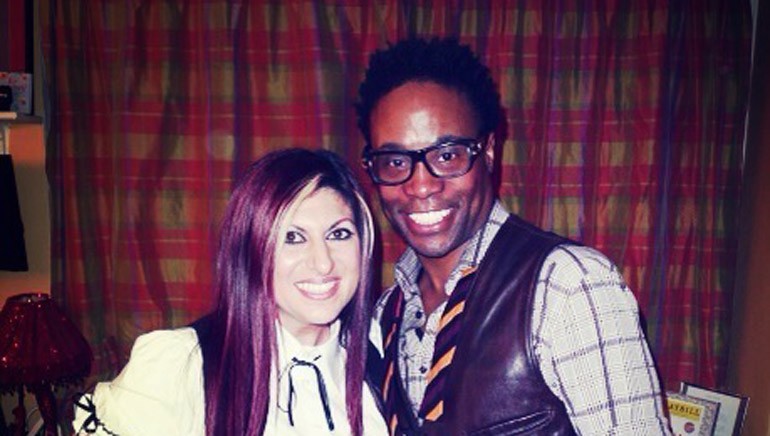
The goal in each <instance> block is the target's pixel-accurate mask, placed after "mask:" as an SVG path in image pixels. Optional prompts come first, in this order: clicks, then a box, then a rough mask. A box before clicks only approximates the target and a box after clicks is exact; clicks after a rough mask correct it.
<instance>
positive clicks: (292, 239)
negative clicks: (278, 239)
mask: <svg viewBox="0 0 770 436" xmlns="http://www.w3.org/2000/svg"><path fill="white" fill-rule="evenodd" d="M305 241H306V239H305V237H304V236H302V234H301V233H299V232H295V231H293V230H289V231H288V232H286V238H285V239H284V242H285V243H286V244H301V243H303V242H305Z"/></svg>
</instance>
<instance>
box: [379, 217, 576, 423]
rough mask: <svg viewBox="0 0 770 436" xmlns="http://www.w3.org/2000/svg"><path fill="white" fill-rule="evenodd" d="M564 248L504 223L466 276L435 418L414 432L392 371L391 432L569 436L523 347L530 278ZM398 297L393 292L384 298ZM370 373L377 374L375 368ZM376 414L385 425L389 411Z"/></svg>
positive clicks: (512, 220)
mask: <svg viewBox="0 0 770 436" xmlns="http://www.w3.org/2000/svg"><path fill="white" fill-rule="evenodd" d="M565 242H569V241H567V240H566V239H564V238H562V237H560V236H558V235H555V234H553V233H548V232H544V231H542V230H540V229H538V228H536V227H534V226H532V225H531V224H528V223H526V222H524V221H523V220H521V219H519V218H517V217H516V216H513V215H511V216H510V217H509V218H508V220H506V222H505V223H504V224H503V226H502V228H501V229H500V231H499V232H498V234H497V235H496V236H495V239H494V240H493V241H492V244H491V245H490V247H489V249H488V250H487V252H486V254H485V256H484V259H483V260H482V262H481V264H480V265H479V267H478V269H477V271H476V272H475V273H474V274H475V275H476V277H475V278H473V277H472V278H471V279H472V280H475V282H474V283H473V288H472V289H471V290H470V293H469V295H468V298H467V300H466V303H465V304H466V306H465V314H464V319H463V320H462V322H463V324H462V331H461V332H460V334H459V337H458V339H457V341H458V342H457V350H456V352H455V357H454V360H453V361H452V364H451V366H450V367H449V368H448V369H447V370H448V371H449V373H448V374H447V376H448V378H447V384H446V386H445V388H444V396H443V398H444V413H443V415H442V416H441V418H439V419H438V421H435V422H425V424H424V425H423V426H422V427H419V426H418V424H417V419H416V417H415V416H414V414H413V412H412V409H411V406H410V403H409V399H408V396H407V393H406V391H405V389H404V388H403V382H402V379H401V375H400V371H395V374H394V376H395V377H397V382H396V386H395V387H396V389H392V390H391V392H393V393H392V394H391V395H397V397H396V401H395V403H396V408H397V410H396V411H395V412H396V414H397V416H398V417H399V419H398V423H399V424H398V429H397V431H396V433H397V434H407V435H416V434H425V435H442V436H448V435H455V434H457V435H514V434H536V435H572V434H575V433H574V430H573V429H572V424H571V423H570V420H569V417H568V416H567V413H566V410H565V408H564V405H563V404H562V403H561V401H560V400H559V399H558V398H557V397H556V396H555V395H553V393H552V392H551V391H550V389H549V388H548V386H547V385H546V383H545V381H544V380H543V377H542V375H541V373H540V370H539V368H538V365H537V360H536V359H535V356H534V351H533V345H532V344H531V341H530V337H531V316H532V305H533V300H534V290H535V284H536V280H537V277H538V274H539V272H540V269H541V267H542V265H543V261H544V260H545V257H546V256H547V255H548V254H549V253H550V252H551V250H552V249H553V248H554V247H555V246H557V245H559V244H563V243H565ZM400 292H401V290H400V289H399V288H396V289H394V290H393V292H392V293H391V295H390V297H391V299H392V297H393V296H394V295H396V293H400ZM388 312H389V311H388V310H387V308H386V310H385V312H384V313H383V319H382V320H381V325H382V326H386V325H392V324H391V323H392V322H393V321H394V319H393V318H390V319H385V318H386V317H387V316H388V315H387V313H388ZM391 313H392V311H391ZM400 316H401V315H400V314H399V315H396V317H400ZM396 321H397V322H399V323H400V320H396ZM399 328H400V326H399ZM397 342H398V341H396V343H397ZM434 358H435V357H434ZM384 364H387V362H383V365H384ZM373 372H374V373H380V374H381V373H382V368H379V370H374V371H373ZM391 386H393V385H391ZM384 412H385V416H386V419H387V417H388V416H390V413H391V411H389V410H385V411H384Z"/></svg>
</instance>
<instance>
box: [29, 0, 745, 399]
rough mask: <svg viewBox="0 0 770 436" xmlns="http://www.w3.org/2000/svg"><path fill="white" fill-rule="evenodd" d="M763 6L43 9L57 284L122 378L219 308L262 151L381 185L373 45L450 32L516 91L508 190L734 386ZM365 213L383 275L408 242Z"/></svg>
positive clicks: (221, 4)
mask: <svg viewBox="0 0 770 436" xmlns="http://www.w3.org/2000/svg"><path fill="white" fill-rule="evenodd" d="M749 14H750V12H749V3H748V2H746V1H741V2H728V1H727V0H722V1H717V0H712V1H707V2H659V1H653V0H648V1H640V2H623V1H610V0H607V1H603V2H579V1H555V0H547V1H543V2H524V1H490V2H460V1H450V2H436V1H427V0H422V1H414V2H402V1H396V0H379V1H375V2H369V1H363V0H359V1H353V0H347V1H343V0H338V1H331V0H326V1H323V0H315V1H310V0H306V1H299V0H291V1H281V2H278V1H259V2H241V1H216V0H209V1H202V0H197V1H165V2H150V1H139V0H136V1H130V2H117V1H107V0H103V1H98V2H90V1H85V0H68V1H62V0H58V1H57V0H43V1H41V17H40V18H41V23H42V29H43V53H44V58H45V63H46V81H47V89H48V91H49V95H50V103H51V104H50V105H49V107H48V110H49V114H48V116H47V118H46V120H47V122H48V123H49V126H50V135H49V137H48V141H47V147H48V173H49V179H50V181H51V185H52V187H51V191H52V196H53V200H52V201H53V212H52V213H53V222H52V231H53V237H52V250H53V253H52V258H53V262H52V268H53V277H52V279H53V289H52V293H53V295H54V296H55V297H56V298H57V299H58V300H59V302H60V303H62V305H63V306H64V307H65V308H66V309H67V310H68V312H69V313H70V314H71V315H72V316H73V319H75V320H77V322H78V323H79V325H80V326H81V328H82V329H83V331H84V332H85V334H86V336H87V337H88V338H89V339H90V341H91V343H92V346H93V347H94V349H95V352H96V355H97V362H96V368H97V372H98V373H101V374H105V373H109V372H110V371H115V370H116V369H117V368H119V366H120V364H121V363H122V362H124V361H125V358H126V357H127V351H128V350H129V347H130V345H131V344H132V342H133V339H134V338H135V337H136V336H137V335H138V334H140V333H142V332H145V331H147V330H150V329H157V328H169V327H176V326H180V325H183V324H186V323H188V322H190V321H191V320H193V319H194V318H196V317H198V316H200V315H201V314H203V313H205V311H206V310H208V308H210V305H211V303H212V300H213V295H212V292H211V284H212V283H211V282H212V265H213V262H212V258H213V255H212V253H213V252H214V251H215V249H216V231H217V226H218V221H219V218H220V215H221V213H222V210H223V207H224V204H225V202H226V200H227V198H228V195H229V191H230V189H231V186H232V183H233V181H234V180H235V179H236V178H237V176H238V175H239V174H240V172H241V171H242V170H243V169H244V168H245V167H246V166H247V165H248V164H249V163H250V162H251V161H253V160H254V159H256V158H258V157H259V156H261V155H263V154H264V153H266V152H268V151H270V150H273V149H277V148H282V147H286V146H293V145H296V146H302V147H312V148H316V147H322V148H327V149H332V150H335V151H337V152H339V153H340V154H342V155H343V156H344V157H345V158H346V160H347V161H348V162H349V163H350V164H351V165H353V166H354V167H356V170H357V171H358V174H359V175H360V176H361V178H362V180H365V177H364V174H363V172H362V170H361V168H360V167H359V166H358V159H359V154H360V150H361V148H362V139H361V137H360V134H359V133H358V131H357V128H356V119H355V112H354V109H353V102H354V100H355V98H356V92H357V87H358V83H359V82H360V80H361V78H362V77H363V73H364V69H365V67H366V61H367V58H368V54H369V53H370V52H371V51H372V50H374V49H376V48H380V47H383V46H384V45H385V44H386V43H387V42H388V41H394V40H396V39H398V38H400V37H405V36H409V35H423V36H427V35H453V36H457V37H458V38H459V39H460V40H461V41H463V42H465V43H467V44H470V45H471V46H472V47H473V48H474V50H476V52H477V53H478V54H479V56H480V57H481V58H482V59H483V60H484V62H486V63H487V65H489V67H490V69H491V70H492V72H493V75H494V76H495V78H496V80H497V81H498V83H499V86H500V92H501V97H502V102H503V106H504V107H505V109H506V115H507V117H506V123H505V126H504V127H503V128H502V129H501V131H500V132H499V133H500V136H499V138H500V139H501V140H500V141H499V142H500V144H501V146H500V149H499V150H498V156H499V157H500V159H499V161H500V162H499V170H500V171H499V174H500V176H499V185H500V194H501V199H502V200H503V202H504V203H505V204H506V205H507V206H508V207H509V208H510V209H511V210H512V211H513V212H516V213H518V214H520V215H521V216H522V217H523V218H525V219H527V220H529V221H532V222H533V223H535V224H538V225H540V226H542V227H544V228H547V229H552V230H554V231H556V232H558V233H561V234H563V235H565V236H569V237H571V238H574V239H578V240H581V241H583V242H584V243H586V244H587V245H592V246H595V247H597V248H598V249H600V250H601V251H603V252H604V253H606V254H607V255H608V256H609V257H610V258H611V259H613V260H614V261H615V262H616V263H618V265H619V266H620V267H621V268H622V270H623V273H624V275H625V277H626V279H627V281H628V284H629V286H630V288H631V289H632V290H633V291H634V293H635V295H636V296H637V299H638V300H639V303H640V308H641V311H642V314H643V316H644V319H645V323H646V328H647V334H648V339H649V340H650V343H651V346H652V349H653V354H654V355H655V358H656V360H657V363H658V365H659V367H660V369H661V372H662V376H663V379H664V382H665V383H666V385H667V387H670V388H673V389H676V386H677V385H678V382H679V381H682V380H686V381H690V382H694V383H698V384H702V385H705V386H713V387H717V386H720V385H721V384H722V383H723V382H724V380H725V374H724V370H725V366H726V363H727V353H728V351H729V344H728V343H727V338H729V329H730V322H731V320H730V318H729V317H730V314H731V301H732V297H733V293H734V288H733V283H734V281H733V278H734V274H735V258H736V256H735V254H736V253H735V250H736V238H737V232H736V227H737V225H738V223H737V222H735V217H736V214H735V213H734V212H735V210H736V209H737V207H738V205H737V203H736V202H737V200H738V198H739V197H740V195H739V194H740V190H741V180H742V163H741V159H742V157H741V156H742V142H743V120H744V116H745V110H746V102H747V92H748V77H749V54H750V33H751V20H750V17H749ZM365 184H368V182H366V181H365ZM369 188H370V191H371V192H373V190H372V189H371V186H369ZM372 199H376V197H374V196H372ZM372 205H373V208H374V209H375V210H376V212H377V220H378V222H379V224H380V229H381V237H382V238H381V257H382V282H383V283H384V284H388V283H389V282H390V281H391V280H392V265H393V262H394V261H395V260H396V258H397V256H398V254H399V253H400V251H401V250H402V249H403V244H402V243H401V242H400V241H399V240H398V238H397V237H396V236H395V234H394V233H393V231H392V230H391V229H390V227H389V226H388V224H387V222H386V220H385V219H384V217H383V215H382V214H381V212H380V211H379V207H378V205H377V203H376V201H374V202H372Z"/></svg>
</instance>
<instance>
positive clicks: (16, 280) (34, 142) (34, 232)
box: [0, 123, 51, 303]
mask: <svg viewBox="0 0 770 436" xmlns="http://www.w3.org/2000/svg"><path fill="white" fill-rule="evenodd" d="M9 136H10V137H9V138H8V139H7V140H8V145H9V147H8V148H9V150H10V153H11V156H12V157H13V167H14V172H15V174H16V189H17V191H18V194H19V206H20V207H21V219H22V221H23V223H24V239H25V242H26V247H27V261H28V263H29V271H23V272H13V271H0V303H4V302H5V299H6V298H7V297H9V296H11V295H14V294H20V293H23V292H45V293H49V291H50V284H51V259H50V256H51V255H50V251H51V249H50V247H51V237H50V234H51V224H50V218H49V212H48V181H47V179H46V175H45V147H44V146H43V128H42V125H41V124H40V123H31V124H12V125H11V129H10V135H9Z"/></svg>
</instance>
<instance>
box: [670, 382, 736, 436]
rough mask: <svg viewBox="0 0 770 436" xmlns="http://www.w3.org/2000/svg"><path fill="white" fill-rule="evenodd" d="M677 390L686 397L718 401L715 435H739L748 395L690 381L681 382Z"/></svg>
mask: <svg viewBox="0 0 770 436" xmlns="http://www.w3.org/2000/svg"><path fill="white" fill-rule="evenodd" d="M679 391H680V392H681V393H682V394H685V395H687V396H688V397H693V398H700V399H704V400H709V401H714V402H716V403H719V413H718V415H717V423H716V427H715V428H714V435H715V436H739V435H740V434H741V428H742V427H743V420H744V418H745V417H746V408H747V407H748V405H749V399H748V397H741V396H738V395H734V394H728V393H726V392H720V391H716V390H714V389H707V388H704V387H701V386H698V385H694V384H691V383H682V384H681V387H680V389H679Z"/></svg>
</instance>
